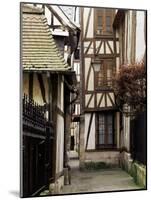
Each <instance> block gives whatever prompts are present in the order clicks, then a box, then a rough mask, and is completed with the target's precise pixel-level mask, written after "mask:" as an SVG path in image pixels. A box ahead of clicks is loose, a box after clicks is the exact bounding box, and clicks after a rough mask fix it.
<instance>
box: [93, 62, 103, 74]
mask: <svg viewBox="0 0 151 200" xmlns="http://www.w3.org/2000/svg"><path fill="white" fill-rule="evenodd" d="M92 65H93V68H94V71H95V72H99V71H100V67H101V61H100V60H95V61H92Z"/></svg>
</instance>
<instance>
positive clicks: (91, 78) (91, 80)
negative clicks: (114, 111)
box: [88, 67, 94, 91]
mask: <svg viewBox="0 0 151 200" xmlns="http://www.w3.org/2000/svg"><path fill="white" fill-rule="evenodd" d="M88 90H89V91H93V90H94V71H93V68H92V67H91V71H90V76H89V80H88Z"/></svg>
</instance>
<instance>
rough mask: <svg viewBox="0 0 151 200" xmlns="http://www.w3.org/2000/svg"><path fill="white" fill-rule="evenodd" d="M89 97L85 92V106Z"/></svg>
mask: <svg viewBox="0 0 151 200" xmlns="http://www.w3.org/2000/svg"><path fill="white" fill-rule="evenodd" d="M90 97H91V94H86V95H85V105H86V106H87V104H88V101H89V99H90Z"/></svg>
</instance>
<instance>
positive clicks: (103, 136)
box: [97, 113, 115, 148]
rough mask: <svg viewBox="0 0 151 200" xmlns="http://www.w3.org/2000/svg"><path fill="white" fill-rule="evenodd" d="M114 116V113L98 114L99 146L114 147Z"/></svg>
mask: <svg viewBox="0 0 151 200" xmlns="http://www.w3.org/2000/svg"><path fill="white" fill-rule="evenodd" d="M113 128H114V117H113V114H112V113H99V114H98V115H97V129H98V130H97V148H110V147H114V146H115V145H114V132H113Z"/></svg>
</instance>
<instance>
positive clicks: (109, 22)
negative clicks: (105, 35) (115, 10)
mask: <svg viewBox="0 0 151 200" xmlns="http://www.w3.org/2000/svg"><path fill="white" fill-rule="evenodd" d="M106 31H107V32H111V31H112V30H111V16H106Z"/></svg>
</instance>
